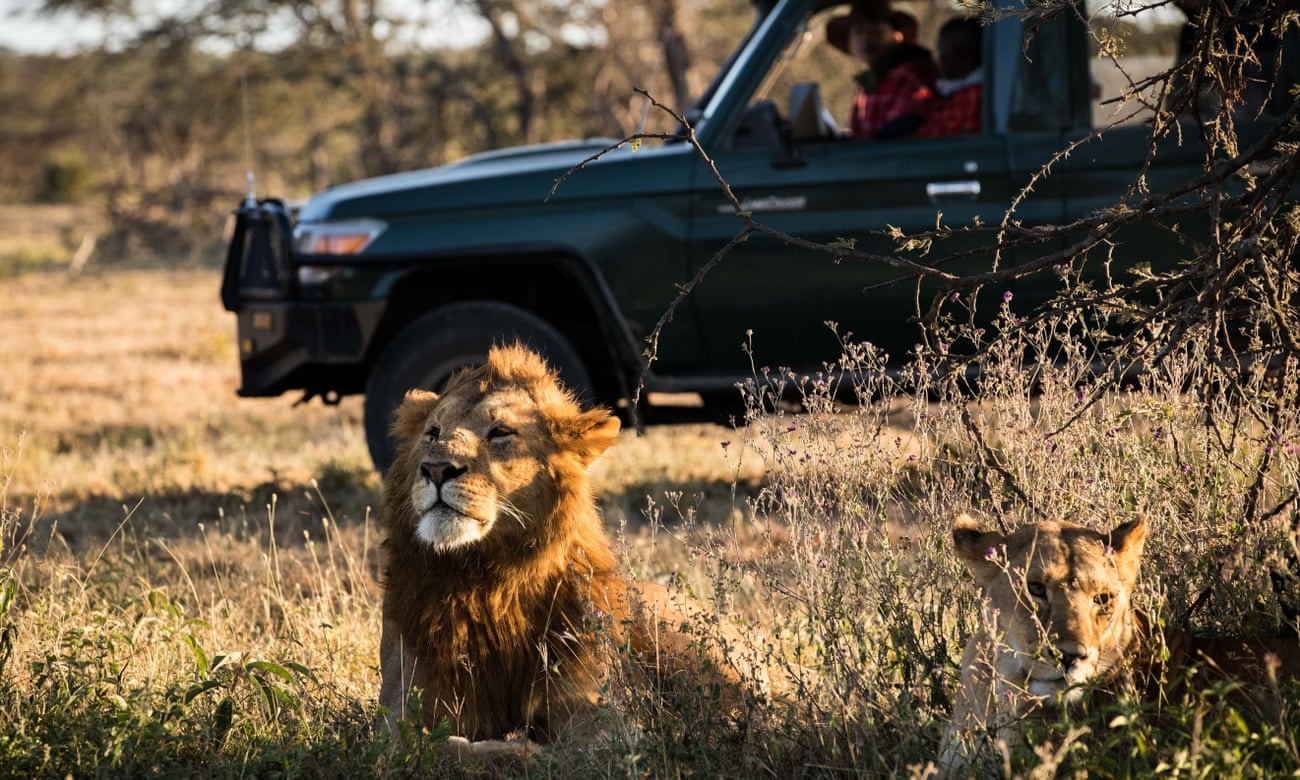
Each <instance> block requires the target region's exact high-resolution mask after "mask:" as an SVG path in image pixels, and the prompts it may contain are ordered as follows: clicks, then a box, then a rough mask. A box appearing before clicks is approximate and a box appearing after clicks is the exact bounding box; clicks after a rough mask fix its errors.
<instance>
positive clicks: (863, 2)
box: [826, 0, 889, 54]
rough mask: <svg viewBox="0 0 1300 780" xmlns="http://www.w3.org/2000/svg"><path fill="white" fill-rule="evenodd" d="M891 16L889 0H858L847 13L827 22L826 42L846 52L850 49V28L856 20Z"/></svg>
mask: <svg viewBox="0 0 1300 780" xmlns="http://www.w3.org/2000/svg"><path fill="white" fill-rule="evenodd" d="M888 16H889V0H857V2H855V3H854V4H853V5H852V6H851V7H850V8H849V12H848V13H846V14H840V15H839V16H836V17H834V18H833V19H831V20H830V21H829V22H827V23H826V42H827V43H829V44H830V45H832V46H834V47H835V48H837V49H839V50H840V51H842V52H844V53H845V54H852V53H853V52H851V51H849V29H850V28H851V27H853V24H854V22H858V21H863V22H883V21H885V20H886V18H888Z"/></svg>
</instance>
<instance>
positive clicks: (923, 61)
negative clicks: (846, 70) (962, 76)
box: [826, 0, 939, 139]
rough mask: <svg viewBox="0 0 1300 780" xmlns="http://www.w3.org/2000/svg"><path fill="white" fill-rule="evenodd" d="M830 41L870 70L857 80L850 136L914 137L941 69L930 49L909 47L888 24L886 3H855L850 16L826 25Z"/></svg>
mask: <svg viewBox="0 0 1300 780" xmlns="http://www.w3.org/2000/svg"><path fill="white" fill-rule="evenodd" d="M826 40H827V41H829V42H830V44H831V45H832V46H834V47H835V48H837V49H839V50H840V51H842V52H844V53H845V54H848V55H849V56H851V57H853V58H854V59H855V60H857V61H859V62H861V63H863V64H864V65H866V66H867V69H866V70H864V71H862V72H861V73H859V74H858V75H857V76H855V77H854V81H855V82H856V83H857V85H858V92H857V95H856V96H855V97H854V100H853V110H852V112H851V113H850V115H849V136H850V137H851V138H854V139H874V138H892V137H896V136H901V135H909V134H911V133H912V132H914V131H915V130H916V128H917V127H918V126H919V125H920V124H921V121H922V120H923V119H924V118H925V113H926V104H927V103H928V102H929V100H930V99H931V98H932V97H933V96H934V83H935V79H936V78H938V70H939V69H938V66H936V65H935V63H934V58H933V57H932V56H931V55H930V51H929V50H928V49H925V48H923V47H921V46H918V45H916V44H914V43H905V42H904V41H903V36H902V33H900V32H899V31H898V30H896V29H894V27H893V26H891V25H890V23H889V6H888V4H887V3H885V2H883V0H874V1H873V2H857V3H854V4H853V6H852V9H851V10H850V12H849V13H847V14H843V15H840V16H837V17H835V18H833V19H831V20H830V21H829V22H827V23H826Z"/></svg>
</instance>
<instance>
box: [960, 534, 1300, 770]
mask: <svg viewBox="0 0 1300 780" xmlns="http://www.w3.org/2000/svg"><path fill="white" fill-rule="evenodd" d="M952 535H953V543H954V548H955V549H956V551H957V555H958V557H960V558H961V559H962V561H963V562H964V563H965V564H966V566H967V568H968V569H969V570H970V572H971V574H972V575H974V577H975V581H976V583H977V584H978V585H979V587H980V591H981V593H982V595H983V597H984V601H983V604H984V607H983V613H982V615H981V626H980V628H979V630H977V631H976V632H975V634H974V635H973V636H972V637H971V639H970V641H969V643H968V644H967V645H966V651H965V653H964V654H963V656H962V660H961V687H960V689H959V690H958V691H957V696H956V701H955V702H954V704H953V713H952V722H951V723H950V725H949V726H948V729H947V731H946V732H945V734H944V740H943V748H942V750H941V753H940V758H939V770H940V772H941V773H943V774H953V773H956V772H959V771H961V770H962V769H964V768H966V767H968V766H969V765H970V764H971V763H972V762H973V761H974V760H975V759H976V758H978V755H979V753H980V748H981V746H982V745H983V744H986V742H985V740H987V739H991V740H993V741H995V742H997V743H1000V744H1001V746H1002V748H1003V749H1004V750H1008V749H1014V748H1015V747H1016V745H1017V744H1018V742H1019V727H1020V723H1021V722H1022V721H1024V720H1025V719H1026V718H1029V717H1041V716H1042V715H1044V714H1046V713H1049V712H1051V710H1052V708H1053V707H1056V706H1058V705H1066V706H1069V705H1072V704H1075V703H1077V702H1078V701H1079V699H1080V698H1081V697H1082V695H1083V690H1084V686H1083V683H1086V682H1087V683H1094V684H1105V685H1106V687H1110V688H1113V687H1115V686H1114V685H1113V683H1121V682H1122V683H1124V684H1125V685H1129V686H1131V687H1132V688H1133V689H1134V690H1135V692H1137V693H1140V694H1146V695H1153V694H1154V695H1159V694H1160V693H1161V691H1162V690H1163V691H1164V692H1165V693H1168V692H1169V691H1170V690H1175V689H1177V688H1178V687H1179V686H1181V685H1183V684H1185V683H1186V682H1188V681H1189V678H1188V673H1189V672H1192V673H1195V675H1196V680H1197V681H1199V682H1200V683H1202V684H1203V683H1204V682H1205V681H1207V680H1211V679H1229V678H1230V679H1233V680H1235V681H1238V682H1240V683H1242V685H1241V687H1240V688H1238V695H1237V698H1236V700H1235V702H1234V703H1236V704H1237V705H1239V706H1242V707H1244V708H1245V710H1246V711H1254V712H1256V713H1259V714H1265V713H1266V712H1267V710H1268V709H1269V708H1270V707H1271V706H1272V705H1273V704H1275V703H1276V702H1270V701H1269V699H1270V698H1275V697H1276V694H1277V688H1276V685H1277V682H1278V681H1279V680H1280V679H1294V678H1296V677H1300V644H1298V643H1297V642H1296V638H1295V637H1289V638H1281V639H1227V638H1223V639H1219V638H1202V637H1194V636H1191V635H1190V634H1187V633H1185V632H1180V631H1164V632H1160V631H1159V630H1158V629H1157V628H1156V627H1155V626H1154V625H1153V622H1152V620H1151V619H1150V618H1149V617H1148V616H1147V615H1145V614H1144V613H1142V612H1141V611H1140V610H1138V609H1135V608H1134V607H1133V604H1132V594H1133V589H1134V586H1135V585H1136V583H1137V577H1138V569H1139V567H1140V565H1141V560H1142V547H1143V544H1144V543H1145V542H1146V538H1147V526H1146V521H1145V520H1143V519H1138V520H1134V521H1132V522H1129V523H1125V524H1123V525H1120V526H1119V527H1117V528H1114V529H1113V530H1111V531H1110V532H1109V533H1098V532H1097V531H1093V530H1090V529H1088V528H1085V527H1083V526H1080V525H1075V524H1073V523H1067V522H1052V521H1048V522H1042V523H1037V524H1035V525H1028V526H1024V527H1022V528H1020V529H1018V530H1017V531H1015V532H1013V533H1011V534H1006V535H1004V534H1001V533H998V532H996V531H990V530H988V529H986V528H985V527H984V526H983V525H982V524H981V523H980V522H979V521H977V520H975V519H973V518H971V517H969V516H967V515H961V516H960V517H958V518H957V520H956V522H955V523H954V524H953V531H952ZM1166 683H1172V684H1173V688H1171V689H1166V688H1164V686H1165V685H1166Z"/></svg>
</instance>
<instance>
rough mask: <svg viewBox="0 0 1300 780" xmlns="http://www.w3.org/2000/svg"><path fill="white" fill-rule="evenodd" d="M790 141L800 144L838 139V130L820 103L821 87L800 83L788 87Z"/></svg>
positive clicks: (812, 82)
mask: <svg viewBox="0 0 1300 780" xmlns="http://www.w3.org/2000/svg"><path fill="white" fill-rule="evenodd" d="M789 116H790V140H791V141H793V142H794V143H797V144H801V143H807V142H809V141H828V140H830V139H832V138H839V137H840V128H839V126H838V125H836V124H835V119H834V118H833V117H832V116H831V114H830V112H829V111H827V110H826V105H825V104H824V103H822V91H821V87H819V86H818V85H817V82H815V81H801V82H799V83H798V84H795V85H794V86H792V87H790V114H789Z"/></svg>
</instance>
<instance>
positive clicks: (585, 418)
mask: <svg viewBox="0 0 1300 780" xmlns="http://www.w3.org/2000/svg"><path fill="white" fill-rule="evenodd" d="M618 430H619V422H618V418H617V417H615V416H613V415H611V414H610V413H609V412H607V411H606V410H604V409H592V410H591V411H589V412H583V413H581V414H579V415H577V416H575V417H572V418H570V419H568V420H565V421H564V422H563V423H561V424H560V425H559V426H558V430H557V431H556V434H557V436H558V438H559V439H560V444H561V446H563V447H564V448H565V449H566V450H569V451H570V452H574V453H577V455H578V459H579V460H581V461H582V465H584V466H587V465H590V464H591V462H592V461H594V460H595V459H596V458H597V457H599V456H600V454H601V453H602V452H604V451H605V450H607V449H609V448H610V447H612V446H613V445H614V443H615V442H617V441H618Z"/></svg>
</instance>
